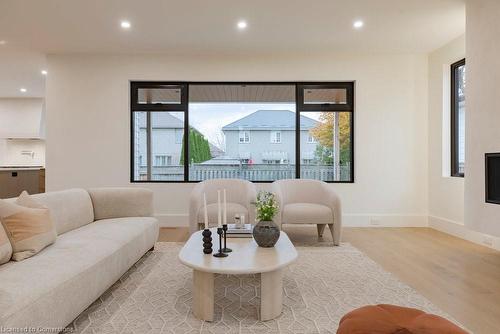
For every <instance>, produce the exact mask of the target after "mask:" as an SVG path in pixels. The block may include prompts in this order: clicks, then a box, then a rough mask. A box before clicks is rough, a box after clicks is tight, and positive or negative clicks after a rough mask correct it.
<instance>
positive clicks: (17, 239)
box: [0, 192, 57, 261]
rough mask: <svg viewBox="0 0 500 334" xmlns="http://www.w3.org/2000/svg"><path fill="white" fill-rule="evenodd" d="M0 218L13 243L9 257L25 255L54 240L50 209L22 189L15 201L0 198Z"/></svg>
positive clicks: (36, 251)
mask: <svg viewBox="0 0 500 334" xmlns="http://www.w3.org/2000/svg"><path fill="white" fill-rule="evenodd" d="M0 221H1V222H2V225H3V227H4V229H5V232H6V233H7V236H8V238H9V240H10V243H11V245H12V253H13V254H12V259H13V260H15V261H21V260H24V259H27V258H29V257H31V256H33V255H35V254H37V253H38V252H40V251H41V250H42V249H44V248H45V247H47V246H48V245H50V244H52V243H54V241H55V240H56V237H57V234H56V229H55V226H54V224H53V223H52V220H51V218H50V212H49V209H47V208H46V207H44V206H43V205H41V204H39V203H38V202H36V201H35V200H33V199H32V198H31V197H30V196H29V195H28V193H26V192H23V193H22V194H21V195H20V196H19V198H18V199H17V201H16V203H15V204H13V203H8V202H6V201H0Z"/></svg>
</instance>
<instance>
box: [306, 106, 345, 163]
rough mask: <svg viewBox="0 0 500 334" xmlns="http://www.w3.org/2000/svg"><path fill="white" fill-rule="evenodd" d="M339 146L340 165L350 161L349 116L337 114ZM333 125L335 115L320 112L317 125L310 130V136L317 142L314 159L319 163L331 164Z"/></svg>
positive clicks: (343, 113) (342, 113)
mask: <svg viewBox="0 0 500 334" xmlns="http://www.w3.org/2000/svg"><path fill="white" fill-rule="evenodd" d="M337 115H339V117H340V118H339V141H340V142H339V144H340V145H339V146H340V164H341V165H342V164H344V163H346V162H349V161H351V126H350V124H351V114H350V113H348V112H339V113H337ZM334 123H335V114H334V113H333V112H322V113H321V114H320V116H319V123H318V124H317V125H316V126H315V127H314V128H312V129H311V130H310V133H311V136H312V137H313V138H314V139H316V141H318V145H317V146H316V151H315V157H316V159H317V160H318V161H320V162H321V163H324V164H327V165H330V164H333V153H334V152H333V150H334V142H333V138H334V130H335V129H334Z"/></svg>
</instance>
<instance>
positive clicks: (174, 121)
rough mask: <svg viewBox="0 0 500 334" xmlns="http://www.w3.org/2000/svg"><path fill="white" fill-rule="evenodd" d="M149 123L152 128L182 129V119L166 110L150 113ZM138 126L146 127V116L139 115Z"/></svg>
mask: <svg viewBox="0 0 500 334" xmlns="http://www.w3.org/2000/svg"><path fill="white" fill-rule="evenodd" d="M151 124H152V125H153V128H154V129H183V128H184V121H182V120H180V119H178V118H177V117H175V116H173V115H171V114H170V113H168V112H153V113H151ZM139 127H141V128H146V116H144V117H139Z"/></svg>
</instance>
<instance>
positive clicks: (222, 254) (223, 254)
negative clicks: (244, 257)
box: [214, 227, 227, 257]
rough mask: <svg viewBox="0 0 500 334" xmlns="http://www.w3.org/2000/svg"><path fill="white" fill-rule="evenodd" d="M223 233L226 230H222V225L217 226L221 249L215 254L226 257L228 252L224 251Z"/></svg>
mask: <svg viewBox="0 0 500 334" xmlns="http://www.w3.org/2000/svg"><path fill="white" fill-rule="evenodd" d="M222 233H224V231H223V230H222V227H217V234H218V235H219V251H218V252H217V253H215V254H214V256H215V257H226V256H227V254H226V253H224V252H222Z"/></svg>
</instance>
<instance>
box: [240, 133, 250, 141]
mask: <svg viewBox="0 0 500 334" xmlns="http://www.w3.org/2000/svg"><path fill="white" fill-rule="evenodd" d="M249 142H250V132H249V131H240V143H242V144H248V143H249Z"/></svg>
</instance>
